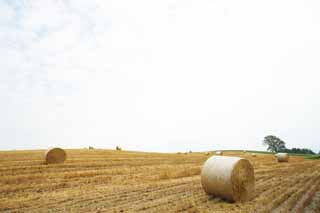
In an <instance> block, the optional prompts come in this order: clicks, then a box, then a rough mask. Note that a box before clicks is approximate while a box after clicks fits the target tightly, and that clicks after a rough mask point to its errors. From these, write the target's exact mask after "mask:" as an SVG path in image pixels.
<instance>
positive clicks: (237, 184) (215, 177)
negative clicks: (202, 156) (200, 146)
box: [201, 156, 255, 202]
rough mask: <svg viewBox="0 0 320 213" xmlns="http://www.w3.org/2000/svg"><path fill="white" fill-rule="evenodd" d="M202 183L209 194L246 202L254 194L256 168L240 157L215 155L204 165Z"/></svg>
mask: <svg viewBox="0 0 320 213" xmlns="http://www.w3.org/2000/svg"><path fill="white" fill-rule="evenodd" d="M201 184H202V187H203V189H204V191H205V192H206V193H207V194H210V195H214V196H218V197H221V198H224V199H226V200H228V201H235V202H245V201H249V200H250V199H251V198H252V197H253V195H254V185H255V178H254V169H253V166H252V165H251V163H250V162H249V161H248V160H246V159H244V158H239V157H226V156H213V157H211V158H209V159H208V160H207V161H206V162H205V163H204V165H203V168H202V171H201Z"/></svg>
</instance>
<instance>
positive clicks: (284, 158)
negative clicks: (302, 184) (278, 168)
mask: <svg viewBox="0 0 320 213" xmlns="http://www.w3.org/2000/svg"><path fill="white" fill-rule="evenodd" d="M276 158H277V160H278V162H289V155H288V153H277V154H276Z"/></svg>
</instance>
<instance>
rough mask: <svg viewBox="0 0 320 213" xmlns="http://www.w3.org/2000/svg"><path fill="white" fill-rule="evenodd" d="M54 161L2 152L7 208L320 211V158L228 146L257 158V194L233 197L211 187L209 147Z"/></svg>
mask: <svg viewBox="0 0 320 213" xmlns="http://www.w3.org/2000/svg"><path fill="white" fill-rule="evenodd" d="M66 152H67V154H68V159H67V161H66V162H65V163H63V164H52V165H46V164H45V163H44V161H43V154H44V150H37V151H7V152H0V165H1V166H0V176H1V177H0V212H6V211H8V212H12V211H13V212H47V211H48V210H51V211H53V212H58V211H59V212H61V211H67V212H135V211H143V212H179V211H181V212H183V211H187V212H215V211H227V212H228V211H229V212H230V211H233V212H236V211H238V212H240V211H243V212H256V211H259V212H289V211H290V212H301V211H305V212H320V161H319V160H306V159H304V158H303V157H300V156H296V157H291V159H290V162H289V163H277V162H276V159H275V158H274V156H273V155H267V154H258V155H257V157H253V156H251V154H249V153H247V154H245V153H242V152H231V151H230V152H226V153H225V155H229V156H240V157H244V158H247V159H249V160H250V161H251V163H252V164H253V166H254V168H255V179H256V190H255V195H254V199H253V200H252V201H249V202H246V203H229V202H226V201H223V200H221V199H220V198H217V197H211V196H208V195H207V194H205V193H204V191H203V189H202V187H201V183H200V171H201V166H202V164H203V163H204V162H205V161H206V159H207V158H208V157H209V156H207V155H206V154H205V153H187V154H185V153H179V154H178V153H175V154H162V153H144V152H127V151H111V150H99V149H95V150H86V149H82V150H66Z"/></svg>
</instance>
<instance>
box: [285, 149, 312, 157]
mask: <svg viewBox="0 0 320 213" xmlns="http://www.w3.org/2000/svg"><path fill="white" fill-rule="evenodd" d="M281 152H287V153H296V154H312V155H315V154H316V153H314V152H313V151H312V150H311V149H306V148H302V149H300V148H292V149H287V148H285V149H283V150H281Z"/></svg>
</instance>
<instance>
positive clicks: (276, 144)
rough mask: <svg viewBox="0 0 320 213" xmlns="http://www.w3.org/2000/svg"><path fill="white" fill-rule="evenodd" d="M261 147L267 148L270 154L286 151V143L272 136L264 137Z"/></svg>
mask: <svg viewBox="0 0 320 213" xmlns="http://www.w3.org/2000/svg"><path fill="white" fill-rule="evenodd" d="M263 145H265V146H268V148H267V150H269V151H271V152H279V151H281V150H284V149H286V143H285V142H284V141H282V140H281V139H280V138H278V137H276V136H274V135H268V136H266V137H264V139H263Z"/></svg>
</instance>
